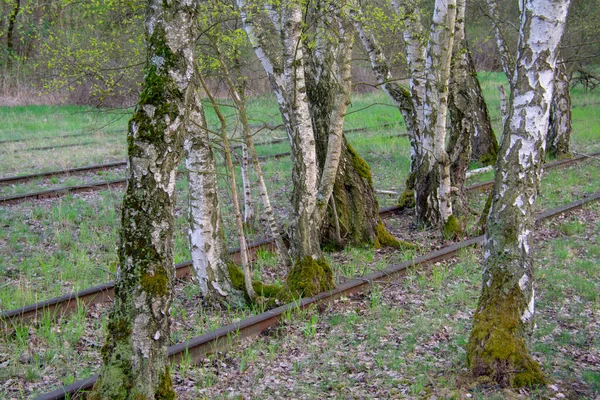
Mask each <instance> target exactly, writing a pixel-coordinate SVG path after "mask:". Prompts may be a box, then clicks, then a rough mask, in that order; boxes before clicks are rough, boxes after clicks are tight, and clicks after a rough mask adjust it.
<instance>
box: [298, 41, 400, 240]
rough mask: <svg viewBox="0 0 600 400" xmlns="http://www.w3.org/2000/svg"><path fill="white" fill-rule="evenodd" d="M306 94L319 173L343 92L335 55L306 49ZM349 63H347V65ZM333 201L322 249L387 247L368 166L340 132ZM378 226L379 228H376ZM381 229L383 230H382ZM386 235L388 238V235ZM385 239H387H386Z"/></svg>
mask: <svg viewBox="0 0 600 400" xmlns="http://www.w3.org/2000/svg"><path fill="white" fill-rule="evenodd" d="M307 54H308V57H307V59H308V60H309V62H307V68H306V82H307V95H308V99H309V105H310V113H311V118H312V123H313V130H314V133H315V143H316V152H317V163H318V166H319V172H320V174H321V173H322V171H323V168H324V166H325V163H326V158H327V152H328V144H329V143H328V141H329V136H330V130H331V129H332V127H331V115H332V114H333V111H334V108H335V107H336V97H337V96H341V95H343V94H344V93H345V89H344V88H343V87H341V84H342V83H341V82H339V78H338V77H336V76H332V71H336V70H339V69H340V68H341V66H339V65H336V63H337V60H335V58H334V55H333V54H334V52H333V51H332V50H331V49H329V53H327V54H328V57H327V56H326V57H322V58H319V57H317V56H314V55H313V54H311V52H310V49H307ZM349 61H350V60H348V62H349ZM331 196H332V199H333V200H332V201H331V200H330V202H329V204H328V206H327V207H328V209H327V212H326V213H325V214H324V216H323V220H322V221H321V230H320V241H321V244H322V245H324V246H325V247H333V248H343V247H344V246H346V245H348V244H352V245H360V244H366V243H375V244H379V245H381V244H388V243H387V241H386V240H381V241H380V240H378V237H377V235H378V229H379V230H382V231H385V233H387V230H385V227H384V226H383V224H382V222H381V219H380V217H379V204H378V202H377V198H376V197H375V189H374V188H373V180H372V177H371V170H370V168H369V165H368V164H367V163H366V162H365V160H363V159H362V158H361V157H360V156H359V155H358V153H356V151H355V150H354V149H353V148H352V146H350V144H349V143H348V141H347V140H346V138H345V136H344V135H343V133H342V149H341V156H340V161H339V165H338V170H337V174H336V176H335V183H334V185H333V192H332V194H331ZM378 227H379V228H378ZM381 228H383V229H381ZM387 236H390V235H389V233H387ZM387 236H386V237H387Z"/></svg>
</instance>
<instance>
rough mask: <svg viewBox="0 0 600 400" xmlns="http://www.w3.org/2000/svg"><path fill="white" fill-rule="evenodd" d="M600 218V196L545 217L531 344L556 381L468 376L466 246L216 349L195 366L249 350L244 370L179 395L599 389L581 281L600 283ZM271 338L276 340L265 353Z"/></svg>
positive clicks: (476, 277) (471, 264)
mask: <svg viewBox="0 0 600 400" xmlns="http://www.w3.org/2000/svg"><path fill="white" fill-rule="evenodd" d="M599 218H600V206H598V205H594V206H593V207H591V208H590V209H586V210H584V211H582V212H578V213H575V214H572V215H571V216H568V217H566V218H563V219H565V220H566V221H562V222H561V221H560V220H556V221H550V222H546V223H545V224H544V227H543V229H542V232H553V235H558V236H557V237H555V238H554V239H552V240H549V241H546V242H543V243H540V244H539V245H538V246H537V248H536V254H537V256H538V259H539V260H540V261H539V263H538V264H537V267H536V268H537V290H536V292H537V293H539V294H538V302H537V305H536V307H537V313H538V317H537V319H536V322H537V325H538V328H537V329H536V331H535V334H534V338H533V340H532V342H533V346H532V351H533V355H534V356H535V357H536V358H537V359H538V360H540V362H541V364H542V365H543V366H544V368H545V370H546V373H547V374H548V375H549V377H550V379H551V381H552V384H553V386H548V387H538V388H533V389H525V390H521V391H510V390H503V389H501V388H498V387H494V386H481V387H478V386H473V385H472V384H471V383H470V382H471V381H470V380H469V378H468V374H467V368H466V364H465V346H466V343H467V341H468V335H469V330H470V324H471V319H472V313H473V310H474V308H475V306H476V302H477V298H478V295H479V290H480V285H481V268H480V252H479V251H477V250H471V249H467V250H463V251H462V252H461V253H460V254H459V256H458V258H457V260H456V261H453V262H446V263H440V264H438V265H436V266H434V267H433V268H430V269H427V270H425V271H421V270H419V271H412V272H411V273H409V274H408V276H406V278H404V279H403V280H401V281H400V282H398V283H396V284H395V285H385V286H380V287H376V288H374V289H373V290H372V291H371V292H370V293H367V294H366V295H357V296H353V297H351V298H342V299H341V300H338V301H336V302H335V304H334V305H333V306H332V307H331V308H329V309H328V310H326V311H325V312H322V313H320V314H318V313H317V311H316V310H313V311H312V313H309V314H308V315H306V316H305V317H304V318H299V317H297V318H294V319H292V320H289V321H288V322H287V323H286V325H284V326H283V327H282V329H283V330H284V331H285V335H272V336H269V337H264V336H263V337H261V338H259V339H258V340H256V341H252V342H248V343H245V344H243V345H241V346H236V347H235V348H234V349H233V350H232V351H230V352H228V353H227V355H226V356H225V357H223V356H222V355H218V356H211V357H209V358H208V359H207V360H206V361H205V362H204V363H203V365H204V366H206V365H215V364H217V363H218V365H219V367H218V368H214V367H211V368H208V370H207V369H206V367H205V368H204V369H203V370H202V371H201V372H197V371H196V373H197V374H202V375H204V376H206V375H216V374H218V375H219V376H220V377H228V376H233V371H236V370H238V368H239V366H240V365H241V361H240V359H243V360H244V362H243V370H244V375H243V379H237V380H228V379H221V380H219V382H218V383H214V384H213V385H211V386H208V387H207V386H206V385H202V384H198V385H196V386H195V388H193V389H190V388H189V386H188V384H189V383H191V384H193V382H194V381H193V380H191V381H184V382H182V385H181V386H180V387H179V390H180V394H187V395H189V396H192V395H196V396H206V397H208V398H214V399H220V398H230V397H231V396H232V397H236V396H239V395H243V396H244V397H245V398H264V399H270V398H285V397H296V398H325V397H333V398H349V397H351V398H374V397H382V398H430V397H433V396H435V397H437V398H466V397H467V396H468V397H470V398H477V399H502V398H513V399H515V398H523V399H524V398H549V397H555V396H556V395H557V394H558V393H562V394H563V395H565V396H567V397H568V398H596V397H597V396H598V395H600V384H599V383H600V382H599V377H600V370H599V369H598V363H597V356H598V354H600V340H599V339H598V337H597V335H596V333H597V331H596V329H597V327H598V324H599V323H600V319H599V318H598V315H597V312H598V307H599V306H600V302H599V300H598V298H597V297H595V298H586V297H585V296H583V295H582V293H584V292H582V291H581V286H582V285H583V286H589V287H595V288H596V289H597V288H598V287H599V286H600V280H598V276H600V263H599V262H598V259H597V258H595V257H594V256H593V255H592V254H590V252H589V251H586V248H587V246H588V244H587V242H589V239H588V238H589V237H592V236H598V233H599V231H598V227H597V221H598V219H599ZM565 223H569V224H579V225H580V226H581V228H579V229H577V230H575V231H570V232H568V233H566V232H564V231H563V229H562V227H563V225H564V224H565ZM542 234H544V233H542ZM552 237H554V236H552ZM539 239H540V236H538V240H539ZM565 239H568V240H569V243H570V244H569V247H570V248H571V253H572V254H577V258H576V260H577V261H579V262H580V263H581V264H582V265H586V267H585V268H577V267H574V266H573V265H572V264H570V263H564V262H562V261H560V260H558V259H557V257H556V249H557V248H558V247H559V246H558V244H559V243H563V242H564V240H565ZM359 258H360V255H359ZM554 260H556V261H554ZM573 261H575V259H574V260H573ZM565 277H572V278H571V279H565ZM267 347H269V348H271V349H272V351H271V352H268V353H267V351H266V348H267ZM273 351H274V352H275V354H273V353H272V352H273ZM247 354H263V357H257V358H256V360H255V361H252V360H251V359H248V358H244V355H247ZM265 354H269V356H268V357H266V356H264V355H265ZM594 357H595V358H594ZM594 360H596V361H594ZM265 377H268V378H265ZM559 397H560V396H559Z"/></svg>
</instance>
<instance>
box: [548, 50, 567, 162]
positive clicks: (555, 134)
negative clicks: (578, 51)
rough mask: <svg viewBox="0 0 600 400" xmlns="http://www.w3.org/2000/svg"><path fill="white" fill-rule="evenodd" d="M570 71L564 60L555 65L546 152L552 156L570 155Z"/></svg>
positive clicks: (562, 156)
mask: <svg viewBox="0 0 600 400" xmlns="http://www.w3.org/2000/svg"><path fill="white" fill-rule="evenodd" d="M571 121H572V120H571V73H570V72H569V71H568V69H567V64H566V63H565V62H564V60H561V62H560V63H558V64H557V66H556V74H555V76H554V96H553V97H552V105H551V106H550V129H549V131H548V141H547V144H546V152H547V153H548V154H550V155H552V156H553V157H557V158H564V157H570V156H571V150H570V141H571V129H572V122H571Z"/></svg>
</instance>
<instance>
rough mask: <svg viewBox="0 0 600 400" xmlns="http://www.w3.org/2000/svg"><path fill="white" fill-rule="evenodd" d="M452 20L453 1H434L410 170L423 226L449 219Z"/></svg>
mask: <svg viewBox="0 0 600 400" xmlns="http://www.w3.org/2000/svg"><path fill="white" fill-rule="evenodd" d="M455 21H456V0H436V2H435V9H434V13H433V22H432V27H431V37H430V39H429V42H428V45H427V56H426V61H425V73H426V82H425V98H424V102H423V126H422V129H420V130H419V132H418V136H417V139H416V142H417V143H418V144H419V146H420V149H419V150H420V153H417V157H416V165H415V169H414V171H415V201H416V216H417V220H418V222H419V223H421V224H425V225H440V224H448V223H449V221H450V217H451V216H452V198H451V184H450V159H449V157H448V153H447V152H446V114H447V110H448V82H449V79H450V62H451V58H452V56H451V55H452V46H453V43H454V25H455ZM415 108H416V109H417V110H418V109H419V106H418V105H417V106H416V107H415ZM418 113H419V111H417V114H418Z"/></svg>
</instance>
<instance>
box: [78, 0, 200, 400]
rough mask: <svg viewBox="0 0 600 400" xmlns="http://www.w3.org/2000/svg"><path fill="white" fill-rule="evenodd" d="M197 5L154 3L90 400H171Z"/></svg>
mask: <svg viewBox="0 0 600 400" xmlns="http://www.w3.org/2000/svg"><path fill="white" fill-rule="evenodd" d="M194 5H195V4H194V3H192V5H191V6H190V5H189V4H187V6H184V5H183V4H181V3H180V2H177V1H174V2H172V4H170V5H169V6H168V7H165V4H164V2H163V1H160V0H150V1H149V2H148V7H147V18H146V31H145V37H146V46H147V59H146V70H145V72H146V73H145V79H144V89H143V91H142V93H141V95H140V99H139V102H138V106H137V108H136V110H135V112H134V115H133V117H132V119H131V120H130V122H129V132H128V136H127V141H128V157H129V159H128V182H127V189H126V191H125V195H124V197H123V206H122V216H121V231H120V239H119V241H120V244H119V270H118V274H117V281H116V285H115V301H114V303H113V308H112V311H111V313H110V317H109V323H108V336H107V338H106V343H105V344H104V346H103V348H102V360H103V364H104V365H103V366H102V367H101V369H100V376H99V378H98V381H97V383H96V385H95V387H94V391H93V393H92V394H91V395H90V396H89V398H91V399H139V398H147V399H172V398H174V396H175V393H174V391H173V389H172V384H171V378H170V375H169V366H168V365H169V364H168V360H167V346H168V345H169V340H170V329H169V327H170V307H171V299H172V287H173V279H174V276H175V268H174V264H173V225H174V224H173V207H174V204H175V198H174V194H175V179H176V167H177V164H178V162H179V159H180V155H181V147H182V141H183V132H184V124H185V117H186V104H185V97H186V96H187V95H188V94H189V92H188V86H189V84H190V79H191V77H192V76H193V74H194V67H193V66H194V62H195V49H194V48H195V41H194V40H193V38H194V35H193V21H194V19H195V17H196V15H195V7H194Z"/></svg>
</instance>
